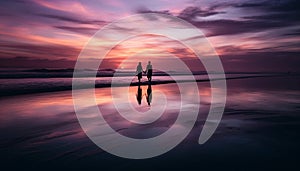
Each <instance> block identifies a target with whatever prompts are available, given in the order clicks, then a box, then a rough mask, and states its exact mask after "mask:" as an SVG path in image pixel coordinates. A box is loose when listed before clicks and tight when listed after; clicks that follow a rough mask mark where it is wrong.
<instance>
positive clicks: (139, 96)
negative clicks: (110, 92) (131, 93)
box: [136, 83, 152, 106]
mask: <svg viewBox="0 0 300 171" xmlns="http://www.w3.org/2000/svg"><path fill="white" fill-rule="evenodd" d="M142 91H143V90H142V88H141V84H140V83H139V84H138V89H137V93H136V100H137V102H138V104H139V105H141V104H142V98H143V92H142ZM145 96H146V100H147V103H148V105H149V106H150V104H151V102H152V87H151V83H149V84H148V88H147V94H145Z"/></svg>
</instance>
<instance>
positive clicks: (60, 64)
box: [0, 56, 76, 68]
mask: <svg viewBox="0 0 300 171" xmlns="http://www.w3.org/2000/svg"><path fill="white" fill-rule="evenodd" d="M75 62H76V61H73V60H67V59H51V60H50V59H40V58H31V57H27V56H16V57H14V58H0V68H74V65H75Z"/></svg>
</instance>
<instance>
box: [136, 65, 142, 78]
mask: <svg viewBox="0 0 300 171" xmlns="http://www.w3.org/2000/svg"><path fill="white" fill-rule="evenodd" d="M142 72H143V68H142V63H141V62H139V64H138V65H137V66H136V75H137V76H138V80H139V82H141V79H142Z"/></svg>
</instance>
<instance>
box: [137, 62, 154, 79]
mask: <svg viewBox="0 0 300 171" xmlns="http://www.w3.org/2000/svg"><path fill="white" fill-rule="evenodd" d="M143 72H144V73H147V78H148V81H149V82H151V80H152V64H151V61H149V62H148V65H147V67H146V70H145V71H143V68H142V63H141V62H139V64H138V65H137V67H136V74H137V77H138V80H139V83H140V82H141V79H142V76H143Z"/></svg>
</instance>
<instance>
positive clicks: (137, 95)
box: [136, 84, 142, 105]
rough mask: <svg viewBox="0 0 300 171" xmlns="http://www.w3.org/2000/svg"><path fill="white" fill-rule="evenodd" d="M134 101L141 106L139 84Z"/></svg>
mask: <svg viewBox="0 0 300 171" xmlns="http://www.w3.org/2000/svg"><path fill="white" fill-rule="evenodd" d="M136 100H137V102H138V104H139V105H141V104H142V89H141V85H140V84H139V86H138V89H137V93H136Z"/></svg>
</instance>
